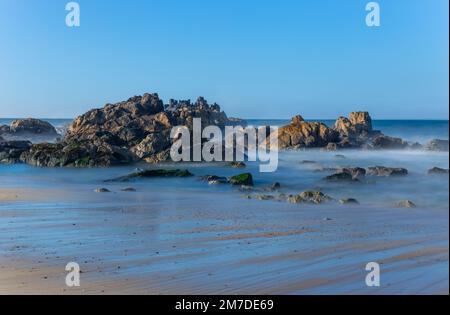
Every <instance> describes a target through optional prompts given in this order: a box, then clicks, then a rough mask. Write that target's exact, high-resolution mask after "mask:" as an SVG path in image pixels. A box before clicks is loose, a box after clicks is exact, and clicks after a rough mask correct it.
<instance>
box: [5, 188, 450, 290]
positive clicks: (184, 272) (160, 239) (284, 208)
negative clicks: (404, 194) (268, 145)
mask: <svg viewBox="0 0 450 315" xmlns="http://www.w3.org/2000/svg"><path fill="white" fill-rule="evenodd" d="M128 186H129V185H128ZM206 191H207V190H206ZM166 194H167V195H165V193H164V192H158V196H157V198H156V197H155V196H154V194H152V192H151V191H145V190H138V191H137V192H135V193H118V192H117V193H111V194H95V193H94V192H92V190H91V189H90V187H89V189H88V188H86V192H84V191H83V192H79V191H70V192H68V191H67V190H65V189H53V190H52V189H44V190H41V191H39V189H18V190H16V191H15V190H14V189H9V190H7V189H2V190H1V194H0V196H1V199H0V200H1V201H2V203H0V206H1V209H0V210H1V211H0V214H1V215H0V239H1V242H0V252H1V255H0V294H448V292H449V257H448V246H449V244H448V231H449V230H448V224H449V223H448V220H449V217H448V213H449V212H448V208H442V209H439V208H433V209H430V208H427V209H422V208H416V209H393V208H380V207H362V206H343V205H336V204H333V205H327V206H307V205H291V204H288V203H280V202H276V201H258V200H247V199H245V198H242V197H241V196H239V192H236V191H233V192H221V193H220V194H221V197H222V199H221V200H223V199H225V200H229V202H227V203H226V204H225V203H214V202H212V201H213V200H215V198H214V192H192V191H190V192H188V193H186V194H184V193H183V192H180V193H179V194H177V195H174V194H173V192H167V193H166ZM227 194H230V196H228V195H227ZM224 195H225V196H224ZM16 196H17V197H16ZM228 197H229V198H228ZM50 201H51V202H50ZM72 261H74V262H77V263H79V265H80V266H81V270H82V273H81V287H79V288H69V287H67V286H66V285H65V277H66V274H67V273H66V271H65V266H66V264H67V263H68V262H72ZM372 261H373V262H378V263H380V265H381V286H380V287H377V288H369V287H367V286H366V284H365V277H366V274H367V272H366V271H365V266H366V264H367V263H368V262H372Z"/></svg>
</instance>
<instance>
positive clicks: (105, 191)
mask: <svg viewBox="0 0 450 315" xmlns="http://www.w3.org/2000/svg"><path fill="white" fill-rule="evenodd" d="M95 192H96V193H109V192H111V191H110V190H108V189H106V188H97V189H96V190H95Z"/></svg>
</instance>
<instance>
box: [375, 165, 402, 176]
mask: <svg viewBox="0 0 450 315" xmlns="http://www.w3.org/2000/svg"><path fill="white" fill-rule="evenodd" d="M367 174H368V175H372V176H405V175H408V170H407V169H405V168H400V167H385V166H374V167H369V168H368V170H367Z"/></svg>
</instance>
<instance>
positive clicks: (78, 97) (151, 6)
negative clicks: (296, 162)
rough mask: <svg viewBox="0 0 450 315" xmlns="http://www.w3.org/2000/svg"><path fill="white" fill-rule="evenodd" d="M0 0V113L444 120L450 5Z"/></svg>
mask: <svg viewBox="0 0 450 315" xmlns="http://www.w3.org/2000/svg"><path fill="white" fill-rule="evenodd" d="M67 2H69V1H64V0H41V1H35V0H0V117H46V118H71V117H74V116H77V115H79V114H82V113H84V112H85V111H87V110H89V109H90V108H93V107H102V106H103V105H104V104H105V103H108V102H117V101H121V100H123V99H127V98H128V97H130V96H133V95H138V94H142V93H144V92H158V93H159V95H160V97H162V98H163V99H164V100H165V101H167V100H168V99H169V98H176V99H188V98H190V99H196V97H197V96H199V95H202V96H204V97H205V98H207V99H208V100H209V101H211V102H217V103H219V104H220V105H221V106H222V108H223V109H224V110H225V111H226V112H227V114H228V115H229V116H239V117H244V118H289V117H291V116H293V115H294V114H302V115H303V116H304V117H305V118H336V117H337V116H339V115H342V114H347V113H348V112H350V111H354V110H368V111H370V112H371V114H372V117H374V118H378V119H382V118H383V119H386V118H387V119H390V118H391V119H397V118H408V119H409V118H412V119H421V118H427V119H448V115H449V114H448V102H449V90H448V84H449V64H448V58H449V42H448V36H449V34H448V27H449V26H448V24H449V18H448V12H449V8H448V0H379V1H377V2H378V3H379V4H380V7H381V26H380V27H379V28H368V27H367V26H366V24H365V16H366V14H367V12H366V11H365V5H366V4H367V2H369V1H361V0H314V1H313V0H310V1H306V0H292V1H290V0H145V1H144V0H130V1H117V0H109V1H107V0H78V1H77V2H78V3H79V4H80V7H81V26H80V27H79V28H68V27H67V26H66V24H65V18H66V14H67V12H66V11H65V5H66V3H67Z"/></svg>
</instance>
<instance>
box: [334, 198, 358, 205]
mask: <svg viewBox="0 0 450 315" xmlns="http://www.w3.org/2000/svg"><path fill="white" fill-rule="evenodd" d="M339 203H340V204H343V205H349V204H353V205H359V202H358V200H356V199H354V198H343V199H341V200H339Z"/></svg>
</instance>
